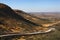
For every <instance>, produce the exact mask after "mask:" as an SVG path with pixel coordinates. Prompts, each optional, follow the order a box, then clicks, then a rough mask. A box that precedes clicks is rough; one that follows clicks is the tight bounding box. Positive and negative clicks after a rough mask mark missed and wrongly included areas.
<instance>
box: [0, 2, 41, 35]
mask: <svg viewBox="0 0 60 40" xmlns="http://www.w3.org/2000/svg"><path fill="white" fill-rule="evenodd" d="M34 20H35V21H34ZM38 20H40V19H39V18H37V17H34V16H31V15H30V14H27V13H25V12H23V11H21V10H12V9H11V8H10V7H9V6H7V5H5V4H2V3H0V32H1V33H0V34H4V33H9V32H21V33H26V32H34V31H37V29H36V28H38V27H39V28H40V27H42V25H41V24H39V23H38V22H37V21H38Z"/></svg>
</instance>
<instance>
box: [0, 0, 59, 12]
mask: <svg viewBox="0 0 60 40" xmlns="http://www.w3.org/2000/svg"><path fill="white" fill-rule="evenodd" d="M0 3H4V4H7V5H9V6H10V7H11V8H12V9H19V10H23V11H25V12H60V0H0Z"/></svg>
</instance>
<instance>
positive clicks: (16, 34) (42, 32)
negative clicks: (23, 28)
mask: <svg viewBox="0 0 60 40" xmlns="http://www.w3.org/2000/svg"><path fill="white" fill-rule="evenodd" d="M58 23H60V21H58V22H55V23H52V24H49V25H48V26H53V25H55V24H58ZM45 26H46V25H45ZM54 30H55V28H50V29H48V30H47V31H39V32H33V33H24V34H21V33H9V34H4V35H0V37H7V36H28V35H36V34H44V33H49V32H51V31H54Z"/></svg>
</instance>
